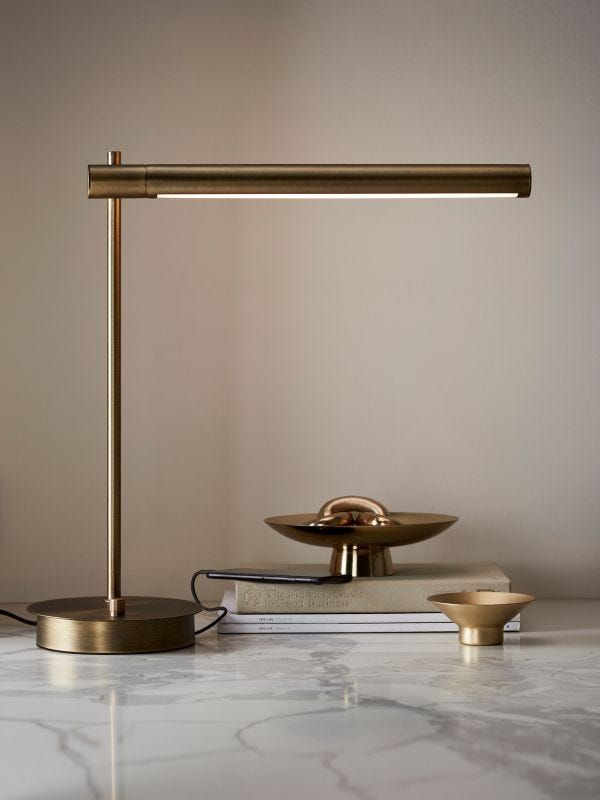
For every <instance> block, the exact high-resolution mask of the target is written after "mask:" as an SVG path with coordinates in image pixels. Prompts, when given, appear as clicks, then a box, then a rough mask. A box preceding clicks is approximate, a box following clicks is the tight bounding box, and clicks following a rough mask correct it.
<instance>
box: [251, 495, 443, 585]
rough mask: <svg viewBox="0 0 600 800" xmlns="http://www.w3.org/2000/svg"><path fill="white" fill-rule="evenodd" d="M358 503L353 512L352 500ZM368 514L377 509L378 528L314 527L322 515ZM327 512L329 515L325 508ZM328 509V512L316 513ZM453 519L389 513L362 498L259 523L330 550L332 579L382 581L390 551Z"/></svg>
mask: <svg viewBox="0 0 600 800" xmlns="http://www.w3.org/2000/svg"><path fill="white" fill-rule="evenodd" d="M356 501H361V504H360V505H359V507H358V508H357V502H356ZM367 507H368V509H369V511H368V512H367V513H372V514H373V515H376V514H379V512H380V511H381V510H383V512H384V515H385V517H386V521H385V523H384V524H363V525H358V524H352V523H348V524H341V525H335V524H327V523H322V524H320V523H319V520H320V519H322V518H323V517H324V516H331V517H332V516H334V515H335V513H338V514H339V512H343V511H350V512H352V511H360V512H362V513H364V512H365V510H366V508H367ZM332 509H333V513H331V510H332ZM326 511H329V512H330V513H329V514H325V513H322V512H326ZM457 519H458V517H453V516H448V515H446V514H421V513H417V512H412V511H392V512H387V511H386V509H385V508H384V507H383V506H382V505H381V504H380V503H377V502H376V501H374V500H370V498H363V497H348V498H336V499H335V500H332V501H329V503H326V504H325V505H324V506H323V507H322V508H321V511H320V512H319V514H318V515H316V516H315V514H290V515H287V516H283V517H267V519H265V522H266V523H267V525H269V526H270V527H271V528H273V530H275V531H277V532H278V533H280V534H281V535H282V536H287V538H288V539H293V540H294V541H296V542H303V543H304V544H313V545H317V546H320V547H331V548H333V553H332V555H331V563H330V570H329V571H330V572H331V574H332V575H352V576H354V577H363V576H375V577H383V576H385V575H392V574H393V572H394V569H393V566H392V559H391V556H390V551H389V548H390V547H399V546H401V545H406V544H415V543H416V542H423V541H425V540H426V539H431V538H432V537H433V536H437V535H438V533H442V531H445V530H446V528H449V527H450V526H451V525H453V524H454V523H455V522H456V521H457Z"/></svg>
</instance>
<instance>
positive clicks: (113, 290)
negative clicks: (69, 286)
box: [106, 150, 125, 617]
mask: <svg viewBox="0 0 600 800" xmlns="http://www.w3.org/2000/svg"><path fill="white" fill-rule="evenodd" d="M108 163H109V165H111V166H120V164H121V151H120V150H110V151H109V152H108ZM107 233H108V263H107V267H108V275H107V278H108V280H107V285H108V294H107V365H106V368H107V423H108V424H107V429H108V441H107V512H108V513H107V546H108V563H107V598H106V602H107V603H108V609H109V613H110V616H111V617H120V616H122V615H123V614H124V613H125V600H124V598H123V597H121V200H120V199H119V198H112V197H111V198H109V199H108V231H107Z"/></svg>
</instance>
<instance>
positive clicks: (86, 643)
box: [28, 597, 202, 654]
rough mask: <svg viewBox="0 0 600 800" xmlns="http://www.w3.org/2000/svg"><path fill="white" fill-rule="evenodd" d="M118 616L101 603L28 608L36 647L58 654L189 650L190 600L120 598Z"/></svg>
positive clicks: (85, 600)
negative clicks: (121, 604)
mask: <svg viewBox="0 0 600 800" xmlns="http://www.w3.org/2000/svg"><path fill="white" fill-rule="evenodd" d="M124 599H125V613H124V614H123V616H119V617H111V616H110V613H109V609H108V604H107V602H106V598H104V597H66V598H61V599H58V600H45V601H43V602H41V603H33V605H30V606H29V608H28V611H29V612H30V613H31V614H35V615H37V618H38V625H37V645H38V647H44V648H45V649H47V650H59V651H61V652H63V653H98V654H100V653H156V652H159V651H161V650H177V649H179V648H181V647H189V646H190V645H193V644H194V641H195V635H194V614H198V613H199V612H200V611H201V610H202V609H201V608H200V606H199V605H197V604H196V603H193V602H192V601H191V600H175V599H173V598H171V597H126V598H124Z"/></svg>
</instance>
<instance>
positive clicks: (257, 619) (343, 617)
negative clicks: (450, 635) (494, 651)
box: [227, 611, 448, 625]
mask: <svg viewBox="0 0 600 800" xmlns="http://www.w3.org/2000/svg"><path fill="white" fill-rule="evenodd" d="M234 622H237V623H239V624H241V625H246V624H248V623H252V624H257V625H263V624H269V625H272V624H293V625H301V624H303V623H310V624H316V623H321V624H330V625H332V624H333V625H335V624H337V623H344V624H346V623H347V624H350V623H360V624H367V623H373V622H385V623H390V622H420V623H421V622H448V617H447V616H446V615H445V614H442V613H441V612H439V613H436V612H432V613H427V612H419V613H416V614H411V613H410V612H405V613H402V614H394V613H387V614H236V613H233V612H231V611H230V612H229V613H228V614H227V624H229V625H230V624H232V623H234Z"/></svg>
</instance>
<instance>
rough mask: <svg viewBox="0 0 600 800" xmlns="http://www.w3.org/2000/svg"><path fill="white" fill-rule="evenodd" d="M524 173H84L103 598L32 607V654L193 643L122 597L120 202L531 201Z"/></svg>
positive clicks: (220, 169)
mask: <svg viewBox="0 0 600 800" xmlns="http://www.w3.org/2000/svg"><path fill="white" fill-rule="evenodd" d="M530 191H531V168H530V166H529V165H528V164H503V165H498V164H492V165H452V164H441V165H439V164H438V165H435V164H434V165H431V164H429V165H428V164H420V165H398V164H391V165H388V164H379V165H345V164H344V165H309V164H304V165H248V164H242V165H208V166H207V165H191V164H185V165H154V164H148V165H122V164H121V153H120V151H118V150H113V151H110V152H109V153H108V164H106V165H92V166H89V167H88V196H89V197H90V198H96V199H105V200H107V201H108V203H107V205H108V299H107V312H108V313H107V321H108V326H107V342H108V353H107V401H108V403H107V408H108V414H107V429H108V471H107V484H108V492H107V516H108V523H107V546H108V565H107V590H106V597H75V598H63V599H57V600H48V601H45V602H40V603H34V604H33V605H31V606H30V607H29V611H30V612H31V613H32V614H35V615H37V618H38V628H37V644H38V645H39V646H40V647H45V648H48V649H50V650H60V651H65V652H72V653H136V652H138V653H139V652H154V651H159V650H172V649H176V648H179V647H186V646H188V645H191V644H193V642H194V614H196V613H198V612H199V611H200V610H201V609H200V607H199V606H198V605H197V604H196V603H193V602H191V601H188V600H176V599H172V598H158V597H126V596H123V595H122V593H121V200H122V198H157V197H170V198H178V197H184V198H193V197H199V198H216V197H227V198H246V197H247V198H280V199H296V198H315V199H316V198H331V199H343V198H356V199H363V198H364V199H395V198H426V197H433V198H483V197H499V198H500V197H506V198H515V197H529V194H530Z"/></svg>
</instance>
